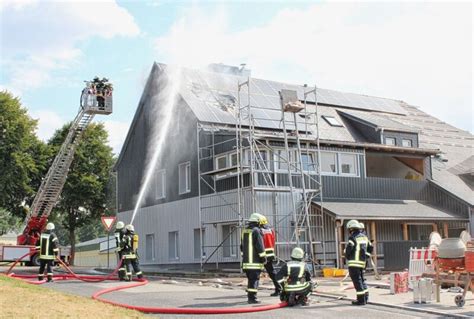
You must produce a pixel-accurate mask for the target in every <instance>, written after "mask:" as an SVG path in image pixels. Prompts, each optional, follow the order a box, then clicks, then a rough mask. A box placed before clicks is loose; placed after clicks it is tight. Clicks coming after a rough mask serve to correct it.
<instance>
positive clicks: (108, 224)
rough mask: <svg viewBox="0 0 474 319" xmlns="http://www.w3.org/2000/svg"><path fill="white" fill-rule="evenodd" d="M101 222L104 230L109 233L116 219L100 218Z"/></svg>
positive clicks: (110, 217) (109, 217) (111, 217)
mask: <svg viewBox="0 0 474 319" xmlns="http://www.w3.org/2000/svg"><path fill="white" fill-rule="evenodd" d="M100 219H101V220H102V225H104V227H105V230H107V231H110V230H111V229H112V225H113V224H114V223H115V220H116V219H117V217H115V216H102V217H101V218H100Z"/></svg>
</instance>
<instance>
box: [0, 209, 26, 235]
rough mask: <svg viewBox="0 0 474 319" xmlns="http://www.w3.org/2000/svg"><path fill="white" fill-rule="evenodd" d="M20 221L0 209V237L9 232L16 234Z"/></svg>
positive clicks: (18, 218)
mask: <svg viewBox="0 0 474 319" xmlns="http://www.w3.org/2000/svg"><path fill="white" fill-rule="evenodd" d="M22 221H23V220H22V219H21V218H20V217H17V216H15V215H13V214H12V213H10V212H9V211H7V210H6V209H4V208H0V236H2V235H5V234H6V233H8V232H9V231H15V232H18V231H19V230H20V228H21V223H22Z"/></svg>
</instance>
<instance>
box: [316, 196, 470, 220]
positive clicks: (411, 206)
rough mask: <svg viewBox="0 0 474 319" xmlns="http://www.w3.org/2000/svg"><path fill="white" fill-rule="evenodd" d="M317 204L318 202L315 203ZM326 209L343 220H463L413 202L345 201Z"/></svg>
mask: <svg viewBox="0 0 474 319" xmlns="http://www.w3.org/2000/svg"><path fill="white" fill-rule="evenodd" d="M315 204H317V202H316V203H315ZM323 207H324V209H326V210H328V211H330V212H331V213H333V214H334V215H335V216H336V217H337V218H341V219H352V218H355V219H358V218H360V219H386V218H390V219H400V220H451V219H455V220H460V219H461V220H462V219H466V218H464V217H460V216H458V215H454V214H452V213H449V212H445V211H442V210H440V209H438V208H435V207H434V206H431V205H428V204H427V203H423V202H419V201H412V200H394V201H362V202H361V201H351V202H349V201H347V202H346V201H344V202H329V201H326V202H324V204H323Z"/></svg>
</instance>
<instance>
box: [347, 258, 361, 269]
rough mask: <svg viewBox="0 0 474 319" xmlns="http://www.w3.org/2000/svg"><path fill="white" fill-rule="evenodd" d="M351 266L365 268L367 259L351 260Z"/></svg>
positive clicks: (349, 264) (349, 263)
mask: <svg viewBox="0 0 474 319" xmlns="http://www.w3.org/2000/svg"><path fill="white" fill-rule="evenodd" d="M347 265H348V266H349V267H355V268H365V261H354V260H349V262H348V263H347Z"/></svg>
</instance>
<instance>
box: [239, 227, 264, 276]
mask: <svg viewBox="0 0 474 319" xmlns="http://www.w3.org/2000/svg"><path fill="white" fill-rule="evenodd" d="M240 243H241V244H240V249H241V251H242V269H243V270H247V269H260V270H261V269H263V262H264V260H265V247H264V246H263V238H262V233H261V231H260V229H259V228H258V226H257V225H249V226H248V227H247V228H245V229H244V230H243V231H242V238H241V241H240Z"/></svg>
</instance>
